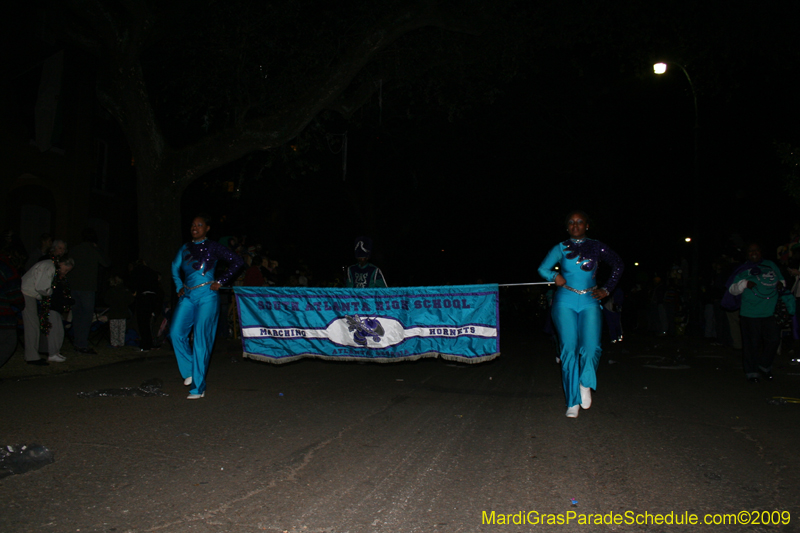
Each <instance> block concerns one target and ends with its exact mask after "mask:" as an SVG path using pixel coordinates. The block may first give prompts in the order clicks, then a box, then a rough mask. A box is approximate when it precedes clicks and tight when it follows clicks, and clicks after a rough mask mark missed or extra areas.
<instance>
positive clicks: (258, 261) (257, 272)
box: [243, 255, 266, 287]
mask: <svg viewBox="0 0 800 533" xmlns="http://www.w3.org/2000/svg"><path fill="white" fill-rule="evenodd" d="M262 262H263V258H262V257H261V256H260V255H254V256H253V259H252V260H251V262H250V266H249V267H248V268H247V271H246V272H245V274H244V283H243V285H244V286H246V287H263V286H264V285H266V282H265V280H264V276H263V274H262V273H261V265H262Z"/></svg>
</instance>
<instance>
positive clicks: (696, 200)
mask: <svg viewBox="0 0 800 533" xmlns="http://www.w3.org/2000/svg"><path fill="white" fill-rule="evenodd" d="M667 65H673V66H675V67H678V68H679V69H681V71H682V72H683V73H684V75H686V80H687V81H688V82H689V87H690V88H691V89H692V99H693V100H694V163H693V173H694V181H693V183H694V184H695V187H698V186H699V185H700V183H701V182H700V164H699V160H698V152H699V150H698V146H699V138H700V120H699V116H698V113H697V93H696V92H695V90H694V83H692V78H691V77H689V72H688V71H687V70H686V69H685V68H684V67H683V65H681V64H680V63H675V62H672V61H666V62H661V63H656V64H654V65H653V72H655V73H656V74H659V75H660V74H664V73H665V72H666V71H667ZM699 189H700V190H699V191H696V192H695V193H694V194H692V244H693V246H692V276H691V299H692V300H691V306H690V310H691V311H693V312H694V313H695V314H694V317H692V318H699V317H700V314H699V313H700V312H701V311H702V310H701V309H700V308H699V303H700V271H699V270H700V252H699V248H700V241H701V240H702V239H700V238H699V237H700V236H699V234H698V231H699V228H700V225H699V219H700V194H699V193H700V192H701V191H702V187H699ZM687 242H689V239H687Z"/></svg>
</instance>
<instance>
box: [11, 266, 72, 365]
mask: <svg viewBox="0 0 800 533" xmlns="http://www.w3.org/2000/svg"><path fill="white" fill-rule="evenodd" d="M73 266H75V262H74V261H73V259H72V258H66V259H64V260H63V261H61V260H59V259H58V258H54V259H45V260H44V261H39V262H38V263H36V264H35V265H33V266H32V267H31V268H30V270H28V271H27V272H26V273H25V275H24V276H22V294H23V296H24V298H25V309H24V310H23V312H22V324H23V327H24V330H25V361H26V362H27V363H28V364H31V365H47V364H48V363H47V361H45V360H44V359H42V358H41V357H39V332H40V331H41V332H43V333H45V334H48V333H49V332H50V328H51V322H50V303H51V302H50V297H51V296H52V294H53V288H54V287H55V285H56V276H57V275H58V276H62V277H63V276H66V275H67V274H68V273H69V272H70V271H71V270H72V267H73ZM37 302H41V306H38V305H37ZM62 335H63V332H62ZM62 340H63V337H62ZM52 355H54V354H51V357H52ZM56 359H57V358H54V360H53V362H61V361H57V360H56Z"/></svg>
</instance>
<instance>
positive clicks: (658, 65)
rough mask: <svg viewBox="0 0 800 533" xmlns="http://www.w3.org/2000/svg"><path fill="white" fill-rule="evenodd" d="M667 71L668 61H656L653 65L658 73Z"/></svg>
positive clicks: (654, 70)
mask: <svg viewBox="0 0 800 533" xmlns="http://www.w3.org/2000/svg"><path fill="white" fill-rule="evenodd" d="M666 71H667V64H666V63H656V64H655V65H653V72H655V73H656V74H664V73H665V72H666Z"/></svg>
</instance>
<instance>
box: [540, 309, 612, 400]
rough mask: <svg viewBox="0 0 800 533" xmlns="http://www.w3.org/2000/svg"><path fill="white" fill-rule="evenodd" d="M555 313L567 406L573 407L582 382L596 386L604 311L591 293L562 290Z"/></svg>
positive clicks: (554, 321)
mask: <svg viewBox="0 0 800 533" xmlns="http://www.w3.org/2000/svg"><path fill="white" fill-rule="evenodd" d="M552 316H553V323H554V324H555V326H556V330H557V331H558V340H559V344H560V346H561V379H562V381H563V383H564V394H565V396H566V398H567V407H572V406H573V405H578V404H580V403H581V391H580V385H583V386H584V387H589V388H591V389H596V388H597V365H598V363H599V362H600V354H601V353H602V347H601V346H600V334H601V332H602V328H603V313H602V310H601V307H600V303H599V302H598V301H597V300H595V299H594V298H592V297H591V294H584V295H579V294H560V295H559V298H558V300H557V301H556V303H555V304H553V311H552Z"/></svg>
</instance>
